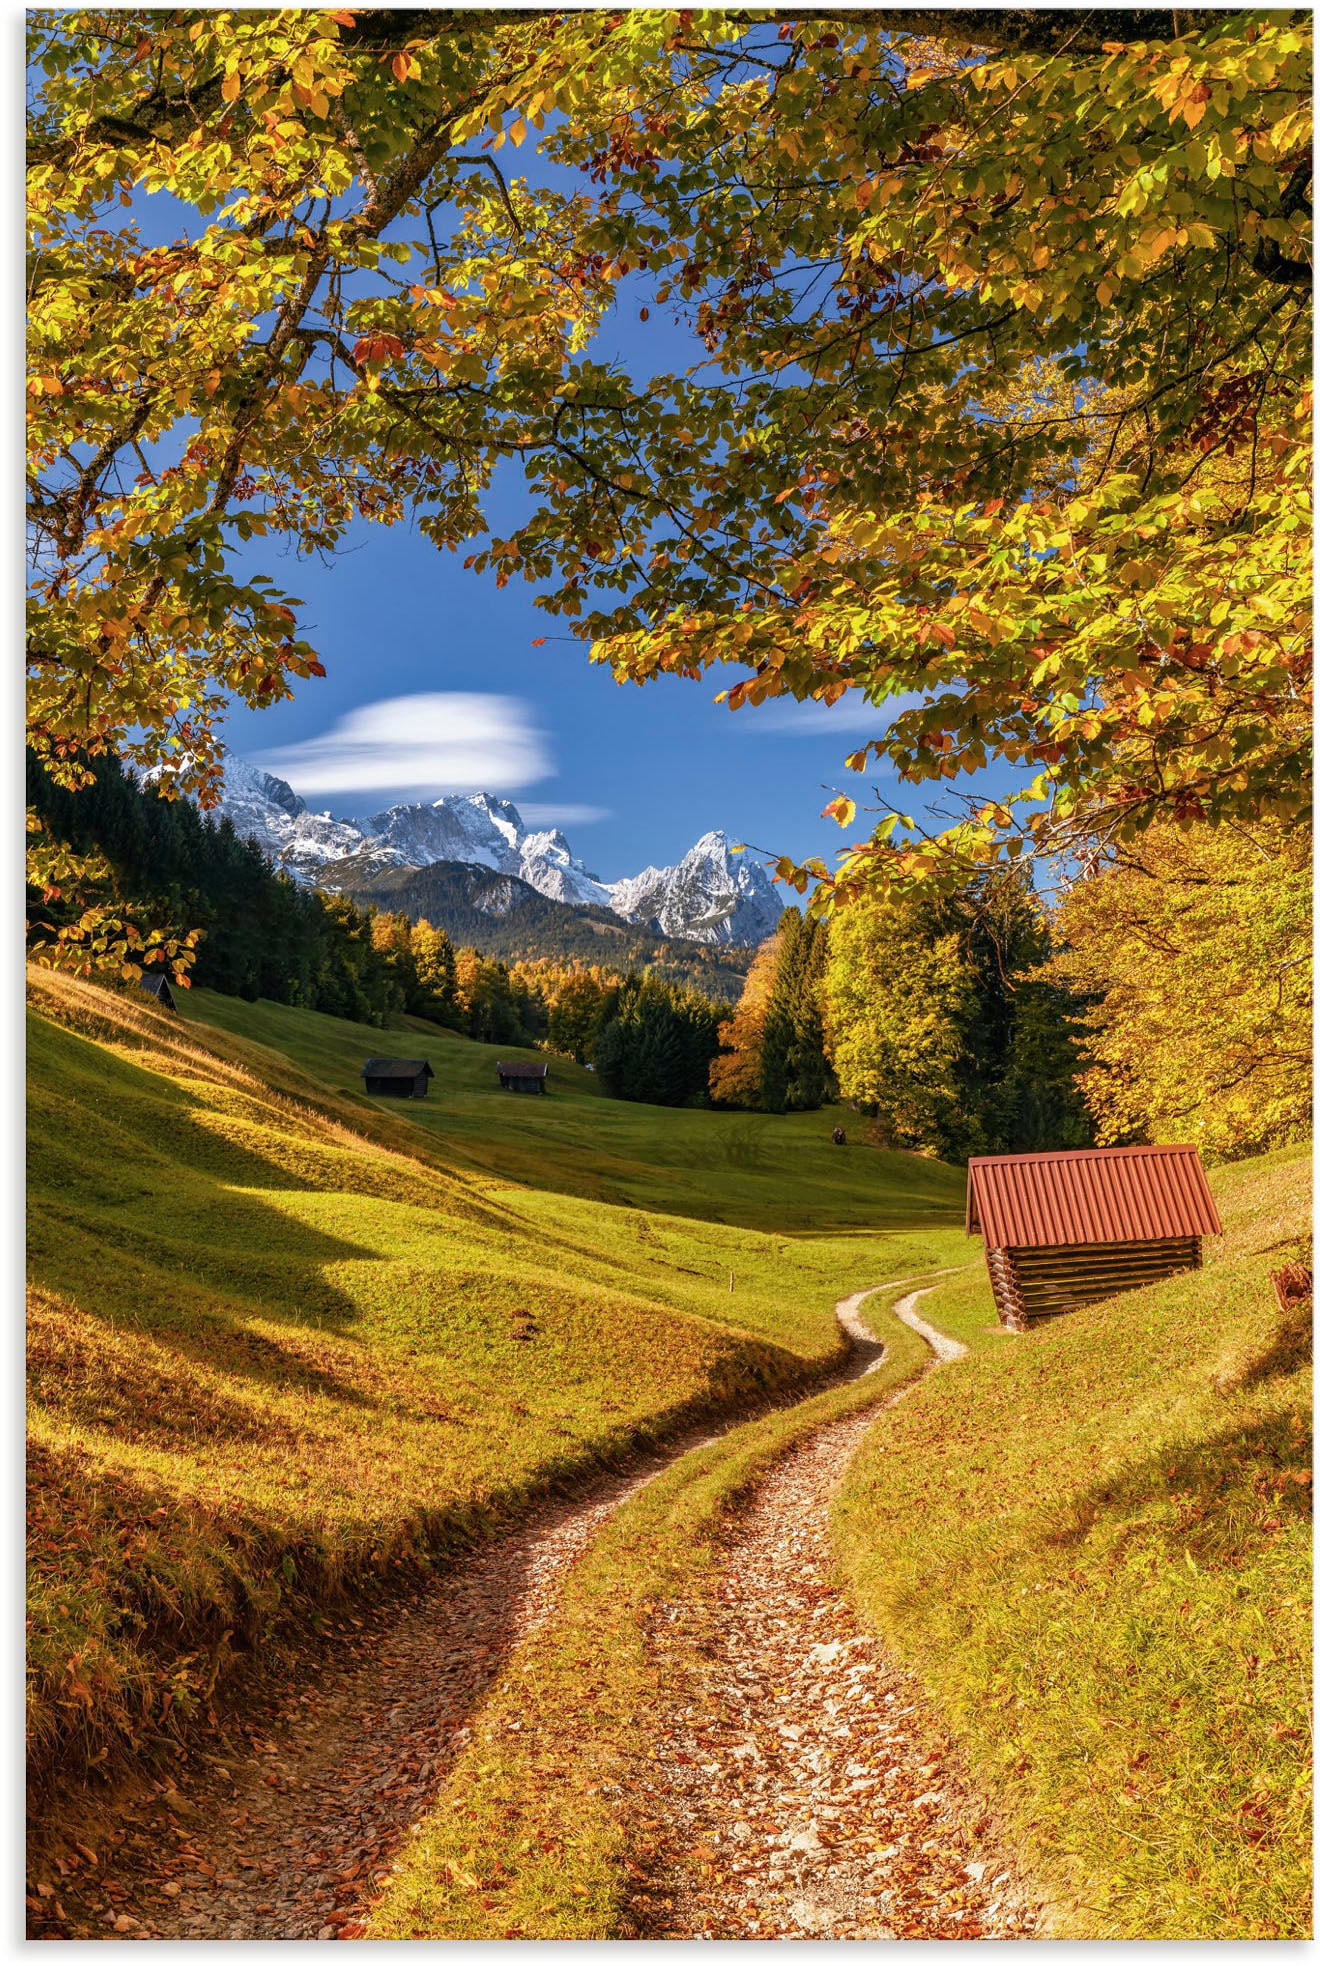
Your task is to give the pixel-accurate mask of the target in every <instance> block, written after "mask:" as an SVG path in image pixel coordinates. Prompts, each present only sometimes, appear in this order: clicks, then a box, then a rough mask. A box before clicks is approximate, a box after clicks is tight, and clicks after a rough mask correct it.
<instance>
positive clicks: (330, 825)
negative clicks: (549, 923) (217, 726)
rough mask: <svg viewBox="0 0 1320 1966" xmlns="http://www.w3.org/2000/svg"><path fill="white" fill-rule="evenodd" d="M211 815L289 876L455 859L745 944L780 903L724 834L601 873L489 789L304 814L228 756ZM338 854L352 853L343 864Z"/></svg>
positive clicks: (330, 876)
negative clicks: (352, 813) (660, 863)
mask: <svg viewBox="0 0 1320 1966" xmlns="http://www.w3.org/2000/svg"><path fill="white" fill-rule="evenodd" d="M219 815H220V816H224V817H227V818H229V819H230V820H231V821H232V823H233V825H234V828H235V830H236V831H237V832H240V833H243V834H246V835H247V836H248V837H249V838H251V839H255V840H256V841H257V842H258V844H259V845H260V846H262V847H263V848H264V849H265V851H266V852H267V853H268V854H269V855H270V857H271V859H272V860H273V861H274V862H275V863H276V864H277V865H278V866H282V867H284V868H285V869H286V870H287V871H288V872H289V873H290V874H292V875H293V877H294V878H295V879H297V880H311V881H315V882H317V883H318V884H319V885H321V886H325V887H331V888H333V887H335V886H336V884H337V879H338V878H339V876H338V875H337V866H338V863H345V864H344V869H343V874H342V879H343V881H344V882H345V883H348V882H350V881H351V880H352V879H353V878H354V877H355V876H357V877H360V875H361V874H362V872H363V871H364V870H367V869H370V868H372V867H418V868H420V867H428V866H431V865H432V864H433V863H434V862H436V861H438V860H452V861H461V862H463V863H465V864H467V865H469V866H478V867H489V868H491V869H492V870H493V871H495V872H496V873H500V874H511V875H516V876H517V878H518V879H519V880H522V881H525V882H526V883H527V884H528V886H529V887H533V888H535V889H536V890H537V892H538V893H540V894H544V895H545V896H547V898H548V899H550V900H552V901H561V902H565V903H569V904H576V905H579V906H580V905H582V904H584V903H588V904H591V905H593V906H595V907H602V908H609V909H612V910H613V911H614V913H615V914H617V915H620V916H622V917H623V918H624V919H625V920H627V921H633V922H641V923H645V924H647V925H650V926H653V927H655V928H656V929H658V930H659V932H660V933H661V934H663V935H674V936H683V937H686V938H688V939H689V940H692V941H697V942H725V943H741V944H754V943H757V942H760V941H763V940H764V938H765V937H766V936H767V935H769V934H771V933H772V931H773V929H774V927H775V924H776V922H777V921H778V919H779V915H780V912H781V905H780V903H779V901H778V900H777V899H776V897H775V893H774V889H773V885H772V883H771V881H770V878H769V876H768V875H767V874H766V872H765V870H764V868H763V867H761V865H760V864H759V862H757V861H754V860H751V859H747V858H745V857H744V856H742V855H737V854H734V853H733V852H732V850H731V848H730V845H729V839H728V836H727V834H725V833H722V832H711V833H703V835H702V836H701V838H700V839H699V840H698V841H697V843H696V845H695V846H693V847H691V848H690V849H689V851H688V852H687V853H685V854H684V856H683V858H682V859H681V860H680V861H679V862H678V863H677V865H676V866H673V867H647V868H646V869H645V870H644V871H643V872H642V873H640V874H636V875H634V876H633V877H632V878H631V879H629V880H623V881H615V882H612V883H610V882H605V881H601V880H599V879H598V878H597V877H596V875H595V874H593V873H592V872H591V870H590V869H589V868H588V867H587V866H586V865H585V864H584V863H583V862H582V861H581V860H579V859H578V858H577V857H576V855H575V854H574V853H573V850H572V848H571V846H570V845H569V843H568V840H567V839H566V838H565V836H564V834H563V833H562V832H560V831H559V829H558V828H557V827H554V828H549V829H546V830H541V831H537V832H529V831H528V830H527V828H526V827H525V826H524V824H523V820H522V815H521V813H520V812H519V811H518V808H517V806H515V805H514V804H512V803H511V801H510V800H508V799H500V798H496V797H495V796H494V795H493V794H491V793H489V792H476V793H473V794H471V795H470V796H467V797H459V796H457V795H450V796H446V797H444V798H439V799H434V800H431V801H429V802H424V803H417V804H407V805H396V806H388V807H387V808H386V809H385V810H384V811H383V812H377V813H373V814H372V815H371V816H370V817H369V818H366V819H361V820H356V821H355V820H349V819H336V818H334V817H332V816H331V815H330V814H329V813H316V812H310V811H309V810H308V808H307V805H306V803H305V802H304V800H302V799H301V798H300V797H299V796H298V794H297V793H296V792H295V791H294V790H293V788H292V786H290V785H288V784H286V782H285V781H284V780H283V779H282V778H276V777H275V776H274V775H273V774H272V773H270V772H266V771H263V770H261V768H260V767H259V766H256V765H252V764H249V763H247V762H246V761H245V760H243V759H242V758H236V757H233V756H232V755H231V756H230V757H229V758H228V759H227V760H226V764H225V792H224V799H223V801H222V803H221V805H220V808H219ZM348 863H352V864H351V867H350V866H349V864H348Z"/></svg>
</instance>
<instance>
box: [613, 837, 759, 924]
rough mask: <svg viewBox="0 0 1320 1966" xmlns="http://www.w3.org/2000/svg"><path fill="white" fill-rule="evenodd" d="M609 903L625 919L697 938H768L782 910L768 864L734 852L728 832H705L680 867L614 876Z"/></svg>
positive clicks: (688, 852)
mask: <svg viewBox="0 0 1320 1966" xmlns="http://www.w3.org/2000/svg"><path fill="white" fill-rule="evenodd" d="M610 905H611V907H612V908H613V909H614V912H615V913H616V914H617V915H622V916H623V918H624V920H625V921H630V922H641V923H643V924H645V925H646V926H648V927H653V928H655V929H657V930H658V931H659V933H660V934H661V935H683V936H686V937H687V938H688V940H689V941H692V942H739V943H744V944H755V943H757V942H763V941H764V940H765V938H766V936H767V935H772V934H773V933H774V929H775V924H776V923H777V922H778V920H779V917H780V915H781V914H782V913H783V903H782V902H781V901H780V900H779V899H778V898H777V896H776V894H775V890H774V883H773V882H772V881H771V879H770V876H769V875H768V874H767V873H766V871H765V869H764V867H762V866H761V864H760V862H759V861H756V860H748V859H745V858H744V857H743V856H742V855H741V854H734V853H733V851H732V849H731V848H730V845H729V840H728V835H727V834H725V833H703V834H702V836H701V838H700V839H699V840H698V841H697V843H696V845H695V846H694V847H690V848H689V849H688V851H687V852H686V853H685V854H684V855H683V858H682V859H681V860H680V861H679V863H678V865H677V866H676V867H647V868H646V869H645V870H644V871H643V872H642V873H640V874H634V875H633V877H632V878H631V880H626V881H615V882H614V883H613V885H612V886H611V888H610Z"/></svg>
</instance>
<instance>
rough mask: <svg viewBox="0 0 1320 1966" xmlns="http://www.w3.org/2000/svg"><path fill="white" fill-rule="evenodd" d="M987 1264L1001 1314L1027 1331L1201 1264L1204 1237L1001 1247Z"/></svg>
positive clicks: (1011, 1325) (1009, 1323)
mask: <svg viewBox="0 0 1320 1966" xmlns="http://www.w3.org/2000/svg"><path fill="white" fill-rule="evenodd" d="M986 1260H987V1264H988V1267H989V1270H990V1281H991V1285H992V1287H993V1289H994V1293H995V1302H996V1304H997V1305H998V1306H999V1313H1000V1316H1001V1318H1002V1319H1003V1321H1004V1323H1005V1324H1006V1325H1007V1326H1008V1327H1009V1329H1010V1330H1014V1331H1023V1330H1026V1329H1028V1328H1029V1327H1030V1326H1032V1325H1034V1324H1040V1323H1043V1322H1044V1320H1045V1319H1046V1318H1051V1317H1061V1316H1063V1315H1065V1314H1066V1313H1067V1312H1069V1311H1076V1310H1080V1309H1081V1308H1082V1307H1083V1305H1086V1304H1095V1303H1098V1302H1099V1301H1100V1300H1101V1299H1102V1298H1105V1297H1117V1296H1119V1295H1120V1294H1121V1293H1122V1292H1123V1291H1125V1290H1139V1289H1141V1287H1142V1286H1143V1285H1144V1284H1149V1283H1158V1282H1160V1281H1161V1280H1162V1279H1163V1278H1165V1277H1170V1276H1177V1275H1178V1274H1179V1273H1180V1272H1182V1271H1184V1270H1196V1269H1199V1268H1200V1266H1201V1241H1200V1238H1199V1236H1170V1237H1167V1238H1165V1239H1163V1240H1160V1241H1152V1242H1091V1243H1059V1244H1047V1245H1042V1246H1040V1247H1037V1248H1026V1249H996V1250H991V1251H989V1252H988V1255H987V1259H986Z"/></svg>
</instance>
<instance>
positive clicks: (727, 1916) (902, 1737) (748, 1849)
mask: <svg viewBox="0 0 1320 1966" xmlns="http://www.w3.org/2000/svg"><path fill="white" fill-rule="evenodd" d="M873 1423H874V1415H872V1414H867V1413H863V1414H857V1415H853V1416H850V1417H849V1418H847V1419H845V1420H842V1421H839V1422H837V1423H836V1424H834V1425H833V1426H830V1427H827V1428H824V1429H822V1430H821V1432H820V1433H818V1434H816V1435H814V1436H813V1437H812V1438H811V1439H810V1440H809V1441H808V1442H806V1443H805V1444H804V1445H803V1446H801V1447H799V1448H797V1449H795V1450H794V1452H793V1453H792V1454H791V1455H790V1456H788V1457H787V1458H786V1459H785V1460H784V1461H783V1462H782V1463H781V1464H780V1466H779V1467H778V1468H777V1469H776V1470H775V1471H774V1472H773V1473H772V1474H771V1475H770V1476H769V1477H768V1479H767V1480H766V1482H765V1484H764V1486H763V1487H762V1488H761V1490H760V1491H759V1493H758V1495H757V1496H756V1498H755V1499H754V1500H753V1502H752V1503H751V1504H750V1505H749V1506H748V1507H747V1509H746V1511H745V1512H744V1513H743V1514H742V1516H741V1517H740V1519H739V1520H738V1522H737V1524H736V1526H735V1527H734V1528H733V1530H732V1531H731V1534H730V1538H729V1543H728V1547H727V1552H726V1559H725V1563H724V1567H723V1571H722V1575H721V1579H720V1583H719V1587H718V1591H717V1593H716V1594H715V1595H714V1596H713V1597H712V1598H710V1599H707V1600H704V1601H703V1600H697V1601H694V1602H692V1603H686V1604H676V1605H672V1606H670V1607H668V1608H667V1610H666V1611H665V1612H663V1613H662V1614H661V1615H660V1616H658V1617H657V1618H656V1619H655V1620H654V1621H653V1628H652V1634H651V1636H652V1642H653V1644H654V1645H655V1647H656V1650H657V1654H658V1657H659V1659H660V1662H661V1668H662V1670H663V1672H664V1673H665V1676H666V1678H667V1680H668V1682H669V1685H670V1688H671V1697H672V1700H673V1708H672V1712H671V1714H670V1716H669V1717H670V1721H671V1726H670V1728H669V1730H668V1731H667V1732H666V1734H665V1736H664V1738H662V1739H659V1740H657V1741H656V1742H655V1744H654V1747H653V1752H652V1758H651V1760H650V1762H649V1764H648V1765H647V1766H646V1769H645V1772H644V1774H643V1775H642V1777H641V1779H640V1780H639V1782H638V1783H637V1786H636V1788H635V1790H634V1793H633V1794H632V1796H631V1797H630V1798H629V1802H628V1808H629V1815H630V1818H631V1845H632V1856H633V1863H632V1865H631V1866H630V1877H631V1879H632V1885H633V1888H632V1892H631V1897H630V1903H629V1913H630V1917H631V1920H632V1923H633V1927H634V1930H635V1932H636V1936H637V1937H638V1938H643V1939H698V1938H699V1939H780V1938H784V1939H803V1938H813V1939H885V1938H898V1939H975V1938H991V1939H1007V1938H1028V1937H1031V1936H1033V1934H1034V1932H1035V1929H1036V1925H1037V1919H1038V1912H1037V1909H1036V1907H1035V1906H1034V1905H1033V1904H1032V1903H1031V1901H1030V1897H1029V1895H1028V1894H1027V1893H1026V1892H1025V1891H1024V1888H1023V1885H1022V1883H1021V1880H1020V1879H1019V1877H1018V1875H1017V1871H1016V1867H1015V1865H1014V1863H1013V1861H1012V1859H1011V1857H1010V1856H1009V1854H1008V1852H1007V1851H1006V1850H1005V1849H1004V1848H1003V1847H1002V1846H1001V1845H1000V1844H999V1843H998V1842H997V1841H996V1838H995V1835H994V1830H993V1825H992V1822H991V1819H990V1817H989V1815H988V1813H987V1811H986V1810H985V1808H984V1806H983V1805H981V1804H979V1803H978V1802H977V1800H976V1799H975V1797H974V1796H973V1795H971V1794H970V1793H969V1791H968V1789H967V1787H966V1785H965V1783H964V1781H963V1780H962V1778H961V1775H960V1773H959V1771H958V1768H957V1766H956V1761H955V1757H954V1755H953V1753H952V1751H951V1749H950V1747H949V1745H948V1743H947V1742H945V1741H943V1740H941V1739H940V1738H939V1736H938V1734H937V1733H936V1732H935V1731H934V1730H933V1728H932V1724H931V1722H930V1720H929V1718H928V1716H927V1715H926V1713H925V1712H924V1710H923V1708H922V1705H921V1702H920V1699H919V1696H918V1693H917V1689H916V1688H915V1686H914V1684H913V1682H912V1681H911V1679H910V1678H909V1677H908V1676H907V1675H906V1674H905V1673H903V1672H902V1671H901V1670H900V1669H899V1668H898V1667H897V1666H896V1665H895V1664H894V1663H893V1662H892V1661H891V1660H890V1659H888V1658H887V1657H886V1655H885V1653H884V1651H883V1648H882V1647H881V1646H880V1645H879V1643H878V1642H877V1641H876V1640H875V1639H874V1638H873V1637H871V1636H870V1635H869V1634H867V1633H866V1632H864V1631H862V1630H861V1629H860V1628H859V1626H858V1623H857V1620H856V1618H855V1616H854V1614H853V1612H852V1610H851V1608H850V1606H849V1605H848V1603H847V1600H846V1599H845V1598H844V1597H843V1596H842V1595H841V1594H840V1593H839V1592H838V1590H837V1589H836V1587H835V1583H834V1573H833V1563H832V1556H831V1551H830V1544H829V1535H828V1510H829V1501H830V1496H831V1493H832V1491H833V1489H834V1487H835V1486H836V1485H837V1482H838V1480H839V1477H840V1476H841V1473H842V1470H843V1468H844V1466H845V1464H846V1462H847V1460H848V1458H849V1456H850V1455H851V1454H852V1452H853V1450H854V1449H855V1447H856V1445H857V1443H858V1441H859V1439H860V1437H861V1435H862V1433H863V1432H864V1431H865V1430H866V1428H867V1427H868V1426H870V1425H872V1424H873Z"/></svg>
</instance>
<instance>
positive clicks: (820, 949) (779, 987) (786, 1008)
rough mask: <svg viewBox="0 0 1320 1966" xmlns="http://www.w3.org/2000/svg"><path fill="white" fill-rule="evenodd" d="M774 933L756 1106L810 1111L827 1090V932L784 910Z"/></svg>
mask: <svg viewBox="0 0 1320 1966" xmlns="http://www.w3.org/2000/svg"><path fill="white" fill-rule="evenodd" d="M777 933H778V936H779V956H778V960H777V961H776V964H775V978H774V982H773V984H772V985H771V988H770V999H769V1002H768V1004H767V1006H766V1017H765V1035H764V1038H763V1040H762V1049H761V1107H762V1110H763V1111H764V1112H767V1113H801V1112H811V1111H814V1110H815V1108H816V1107H818V1106H823V1105H824V1103H825V1101H826V1100H827V1099H828V1098H829V1097H830V1095H831V1092H832V1090H833V1078H832V1075H831V1073H830V1068H829V1063H828V1061H827V1059H826V1056H825V1030H824V1024H823V1021H822V1016H821V995H822V987H823V977H824V967H825V951H826V936H827V933H828V931H827V929H826V926H825V924H824V922H816V921H808V920H807V918H806V916H805V915H803V914H801V913H800V912H799V910H798V909H796V908H785V910H784V912H783V914H782V915H781V916H780V918H779V927H778V931H777Z"/></svg>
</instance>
